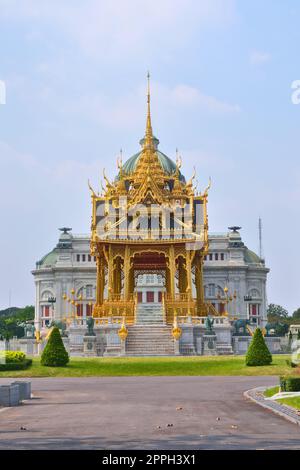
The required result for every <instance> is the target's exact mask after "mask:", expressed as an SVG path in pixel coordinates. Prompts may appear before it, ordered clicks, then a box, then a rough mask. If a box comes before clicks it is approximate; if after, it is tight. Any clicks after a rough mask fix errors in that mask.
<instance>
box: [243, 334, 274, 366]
mask: <svg viewBox="0 0 300 470" xmlns="http://www.w3.org/2000/svg"><path fill="white" fill-rule="evenodd" d="M271 363H272V354H271V353H270V351H269V349H268V346H267V345H266V342H265V339H264V337H263V334H262V332H261V329H260V328H256V330H255V332H254V335H253V338H252V341H251V343H250V345H249V348H248V351H247V354H246V366H268V365H269V364H271Z"/></svg>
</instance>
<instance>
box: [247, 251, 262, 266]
mask: <svg viewBox="0 0 300 470" xmlns="http://www.w3.org/2000/svg"><path fill="white" fill-rule="evenodd" d="M244 259H245V263H247V264H253V263H255V264H262V260H261V259H260V257H259V256H258V255H257V254H256V253H254V251H251V250H249V248H246V249H245V255H244Z"/></svg>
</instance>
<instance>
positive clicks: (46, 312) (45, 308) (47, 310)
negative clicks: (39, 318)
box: [44, 305, 50, 317]
mask: <svg viewBox="0 0 300 470" xmlns="http://www.w3.org/2000/svg"><path fill="white" fill-rule="evenodd" d="M44 317H50V306H49V305H44Z"/></svg>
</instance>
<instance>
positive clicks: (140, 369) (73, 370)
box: [0, 355, 291, 379]
mask: <svg viewBox="0 0 300 470" xmlns="http://www.w3.org/2000/svg"><path fill="white" fill-rule="evenodd" d="M288 357H289V356H288V355H278V356H273V363H272V364H271V365H270V366H261V367H246V366H245V358H244V357H243V356H218V357H204V356H196V357H182V356H181V357H167V358H166V357H126V358H120V357H116V358H111V357H110V358H108V357H97V358H81V357H72V358H71V360H70V363H69V365H68V366H67V367H45V366H41V365H40V360H39V359H38V358H33V364H32V366H31V367H30V368H29V369H27V370H19V371H7V372H0V379H1V377H91V376H99V377H100V376H130V375H135V376H137V375H157V376H163V375H165V376H166V375H174V376H175V375H288V374H289V373H290V371H291V369H290V367H288V366H287V364H286V362H285V361H286V359H287V358H288Z"/></svg>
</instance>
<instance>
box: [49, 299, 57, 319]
mask: <svg viewBox="0 0 300 470" xmlns="http://www.w3.org/2000/svg"><path fill="white" fill-rule="evenodd" d="M48 302H49V304H51V312H52V321H53V320H54V304H55V302H56V297H48Z"/></svg>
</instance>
